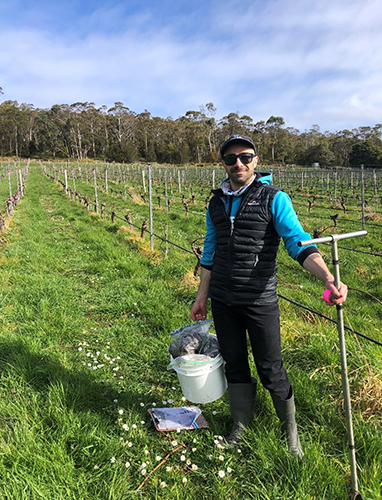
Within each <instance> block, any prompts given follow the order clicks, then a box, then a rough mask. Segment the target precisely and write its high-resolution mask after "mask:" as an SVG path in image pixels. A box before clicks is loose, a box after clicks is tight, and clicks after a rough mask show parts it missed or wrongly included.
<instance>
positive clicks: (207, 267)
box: [200, 264, 212, 271]
mask: <svg viewBox="0 0 382 500" xmlns="http://www.w3.org/2000/svg"><path fill="white" fill-rule="evenodd" d="M200 267H204V269H208V271H211V270H212V266H207V265H206V264H200Z"/></svg>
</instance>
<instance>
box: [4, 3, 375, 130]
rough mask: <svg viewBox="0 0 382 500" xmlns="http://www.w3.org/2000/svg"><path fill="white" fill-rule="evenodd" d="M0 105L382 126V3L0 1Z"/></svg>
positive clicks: (327, 126)
mask: <svg viewBox="0 0 382 500" xmlns="http://www.w3.org/2000/svg"><path fill="white" fill-rule="evenodd" d="M0 87H2V88H3V92H4V95H2V96H0V99H1V100H14V101H18V102H19V103H27V104H33V105H34V106H35V107H38V108H50V107H51V106H52V105H53V104H63V103H65V104H72V103H75V102H86V101H87V102H94V103H95V105H96V106H97V107H100V106H102V105H106V106H107V107H111V106H112V105H113V103H114V102H118V101H120V102H123V103H124V105H125V106H127V107H128V108H130V109H131V110H132V111H134V112H136V113H140V112H142V111H144V110H145V109H147V110H148V111H150V112H151V114H152V115H154V116H162V117H164V118H165V117H167V116H171V117H172V118H177V117H179V116H182V115H184V114H185V113H186V112H187V111H188V110H199V107H200V106H201V105H204V104H206V103H209V102H213V103H214V105H215V107H216V108H217V111H216V118H218V119H219V118H221V117H223V116H224V115H226V114H228V113H230V112H237V113H239V114H240V115H249V116H251V117H252V118H253V120H254V122H257V121H260V120H264V121H266V120H267V119H268V118H269V117H270V116H271V115H275V116H282V117H283V118H284V120H285V123H286V126H288V127H294V128H296V129H298V130H300V131H301V132H302V131H304V130H308V129H310V127H311V126H312V125H315V124H317V125H319V127H320V130H321V131H323V132H324V131H326V130H328V131H332V132H335V131H337V130H343V129H346V128H347V129H352V128H357V127H360V126H373V125H375V124H377V123H382V2H381V1H380V0H293V1H288V0H252V1H248V0H241V1H236V0H234V1H231V0H224V1H222V0H204V1H201V0H193V1H183V0H177V1H176V0H162V1H157V0H152V1H148V0H147V1H145V0H140V1H139V0H125V1H119V0H115V1H108V0H103V1H101V0H94V1H87V0H66V1H63V0H56V1H53V0H50V1H42V0H41V1H36V0H30V1H26V0H12V1H10V0H0Z"/></svg>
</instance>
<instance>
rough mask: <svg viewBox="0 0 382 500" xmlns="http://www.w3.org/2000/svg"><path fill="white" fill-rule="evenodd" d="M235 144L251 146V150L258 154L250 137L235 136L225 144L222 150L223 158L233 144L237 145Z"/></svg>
mask: <svg viewBox="0 0 382 500" xmlns="http://www.w3.org/2000/svg"><path fill="white" fill-rule="evenodd" d="M235 143H242V144H245V145H246V146H249V147H250V148H252V149H253V150H254V151H255V153H256V154H257V151H256V146H255V144H254V142H253V140H252V139H251V138H250V137H248V135H241V134H235V135H233V136H232V137H230V138H229V139H227V140H226V141H225V142H224V143H223V145H222V147H221V148H220V154H221V156H222V157H223V156H224V153H225V151H226V150H227V149H228V148H229V147H230V146H232V144H235Z"/></svg>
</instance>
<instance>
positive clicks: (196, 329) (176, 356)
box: [167, 320, 220, 370]
mask: <svg viewBox="0 0 382 500" xmlns="http://www.w3.org/2000/svg"><path fill="white" fill-rule="evenodd" d="M211 323H212V320H207V321H199V322H198V323H193V324H192V325H187V326H182V327H181V328H178V329H176V330H174V331H173V332H172V333H171V338H172V342H171V345H170V346H169V348H168V350H169V353H170V354H171V356H172V358H173V359H172V360H171V363H170V364H169V365H168V367H167V369H168V370H171V369H172V368H174V367H175V366H179V365H181V364H186V363H187V364H193V365H195V364H198V365H203V364H207V363H211V362H213V360H214V359H215V358H216V357H217V356H218V355H219V354H220V349H219V342H218V339H217V337H216V335H212V334H210V333H208V330H209V328H210V326H211Z"/></svg>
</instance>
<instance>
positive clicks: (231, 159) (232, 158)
mask: <svg viewBox="0 0 382 500" xmlns="http://www.w3.org/2000/svg"><path fill="white" fill-rule="evenodd" d="M236 158H237V156H236V155H227V156H224V158H223V160H224V163H225V164H226V165H228V166H229V167H230V166H231V165H235V163H236Z"/></svg>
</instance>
